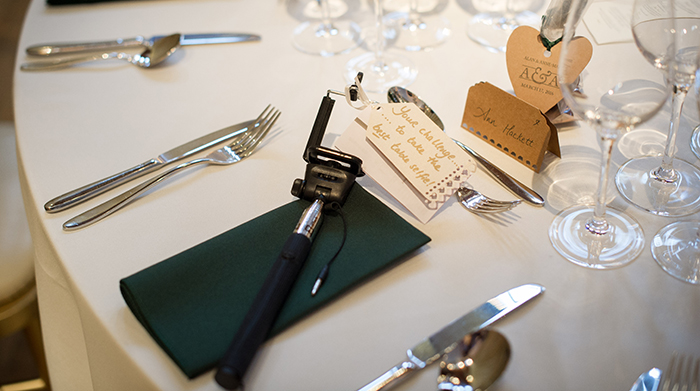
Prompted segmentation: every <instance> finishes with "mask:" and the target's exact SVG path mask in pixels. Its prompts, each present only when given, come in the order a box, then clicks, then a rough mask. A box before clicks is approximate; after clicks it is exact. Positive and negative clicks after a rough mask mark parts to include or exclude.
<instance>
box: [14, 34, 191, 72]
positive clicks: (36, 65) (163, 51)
mask: <svg viewBox="0 0 700 391" xmlns="http://www.w3.org/2000/svg"><path fill="white" fill-rule="evenodd" d="M178 47H180V34H172V35H168V36H167V37H163V38H161V39H159V40H157V41H155V42H154V43H153V46H151V47H148V48H146V50H144V51H143V52H142V53H141V54H133V55H132V54H128V53H117V52H113V53H102V54H93V55H89V56H80V57H65V58H59V59H57V60H51V61H37V62H29V63H26V64H22V66H20V69H21V70H23V71H48V70H53V69H61V68H65V67H69V66H71V65H75V64H81V63H84V62H90V61H97V60H110V59H117V60H123V61H127V62H128V63H130V64H134V65H136V66H138V67H141V68H151V67H154V66H156V65H158V64H160V63H162V62H163V61H164V60H165V59H166V58H168V57H170V55H171V54H173V53H174V52H175V51H176V50H177V48H178Z"/></svg>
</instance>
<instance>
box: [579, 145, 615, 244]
mask: <svg viewBox="0 0 700 391" xmlns="http://www.w3.org/2000/svg"><path fill="white" fill-rule="evenodd" d="M606 133H609V132H606ZM601 141H602V147H603V154H602V156H601V160H600V177H599V181H598V192H597V193H596V197H595V207H594V208H593V217H592V218H591V219H590V220H589V221H588V222H587V223H586V229H587V230H588V231H590V232H591V233H594V234H598V235H605V234H606V233H608V231H609V230H610V225H608V222H607V221H606V220H605V207H606V205H605V204H606V203H607V194H608V176H609V175H610V158H611V156H612V149H613V144H614V143H615V139H614V138H611V137H608V136H601Z"/></svg>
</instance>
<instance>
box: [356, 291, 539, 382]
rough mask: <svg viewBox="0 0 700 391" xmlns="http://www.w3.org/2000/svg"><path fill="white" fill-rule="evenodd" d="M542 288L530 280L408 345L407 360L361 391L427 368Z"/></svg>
mask: <svg viewBox="0 0 700 391" xmlns="http://www.w3.org/2000/svg"><path fill="white" fill-rule="evenodd" d="M542 292H544V287H543V286H541V285H537V284H526V285H521V286H519V287H516V288H513V289H510V290H509V291H506V292H504V293H501V294H500V295H498V296H496V297H494V298H493V299H491V300H489V301H487V302H486V303H484V304H482V305H480V306H479V307H477V308H475V309H473V310H472V311H470V312H469V313H467V314H466V315H464V316H462V317H461V318H459V319H456V320H454V321H453V322H452V323H450V324H448V325H447V326H445V327H444V328H443V329H442V330H440V331H438V332H437V333H435V334H433V335H431V336H430V337H428V338H425V339H424V340H422V341H420V342H419V343H418V345H416V346H414V347H412V348H410V349H408V351H407V352H406V355H407V356H408V360H407V361H404V362H403V363H401V364H399V365H397V366H395V367H393V368H391V369H390V370H388V371H387V372H385V373H384V374H383V375H381V376H379V377H378V378H377V379H375V380H374V381H372V382H371V383H369V384H367V385H366V386H364V387H362V388H361V389H360V391H378V390H381V389H383V388H384V387H386V386H388V385H389V384H391V383H394V382H395V381H397V380H399V379H402V378H404V377H405V376H406V375H408V374H411V373H413V372H415V371H417V370H420V369H423V368H425V367H426V366H428V365H430V364H432V363H433V362H435V361H436V360H437V359H439V358H440V357H442V355H443V354H447V353H449V352H450V351H452V350H453V349H454V348H455V347H456V346H457V344H458V343H459V341H461V340H462V338H464V336H465V335H467V334H470V333H473V332H475V331H479V330H481V329H483V328H485V327H488V326H490V325H491V324H493V323H494V322H495V321H497V320H499V319H501V318H502V317H504V316H505V315H507V314H508V313H510V312H511V311H513V310H514V309H516V308H518V307H520V306H521V305H522V304H524V303H526V302H527V301H529V300H530V299H532V298H533V297H535V296H537V295H539V294H540V293H542Z"/></svg>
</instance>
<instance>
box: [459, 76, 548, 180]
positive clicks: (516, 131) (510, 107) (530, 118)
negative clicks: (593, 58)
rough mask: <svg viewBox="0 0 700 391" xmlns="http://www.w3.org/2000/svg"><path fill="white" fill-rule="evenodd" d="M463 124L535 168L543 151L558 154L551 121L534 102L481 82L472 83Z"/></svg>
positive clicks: (540, 165) (540, 166)
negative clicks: (533, 104)
mask: <svg viewBox="0 0 700 391" xmlns="http://www.w3.org/2000/svg"><path fill="white" fill-rule="evenodd" d="M462 127H463V128H464V129H466V130H467V131H469V132H470V133H472V134H474V135H475V136H477V137H479V138H480V139H481V140H483V141H484V142H486V143H488V144H490V145H491V146H493V147H496V148H498V149H500V150H501V151H502V152H503V153H505V154H507V155H508V156H510V157H512V158H513V159H515V160H517V161H519V162H520V163H522V164H523V165H525V166H526V167H528V168H530V169H531V170H533V171H535V172H540V170H541V169H542V161H543V160H544V154H545V152H546V151H550V152H552V153H554V154H555V155H557V156H559V157H561V151H560V149H559V138H558V137H557V130H556V128H555V127H554V125H553V124H552V123H551V122H550V121H549V119H547V117H546V116H545V115H544V114H542V112H541V111H540V110H539V109H538V108H537V107H535V106H532V105H531V104H529V103H527V102H525V101H523V100H522V99H519V98H518V97H516V96H513V95H511V94H509V93H508V92H506V91H503V90H501V89H500V88H498V87H496V86H494V85H492V84H490V83H487V82H482V83H479V84H476V85H474V86H472V87H471V88H470V89H469V93H468V94H467V103H466V105H465V108H464V116H463V117H462Z"/></svg>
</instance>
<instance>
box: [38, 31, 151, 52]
mask: <svg viewBox="0 0 700 391" xmlns="http://www.w3.org/2000/svg"><path fill="white" fill-rule="evenodd" d="M144 44H145V39H144V38H143V37H141V36H138V37H135V38H129V39H117V40H114V41H103V42H76V43H61V44H43V45H34V46H30V47H28V48H27V54H28V55H30V56H55V55H61V54H75V53H85V52H109V51H112V50H114V49H118V48H130V47H140V46H143V45H144Z"/></svg>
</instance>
